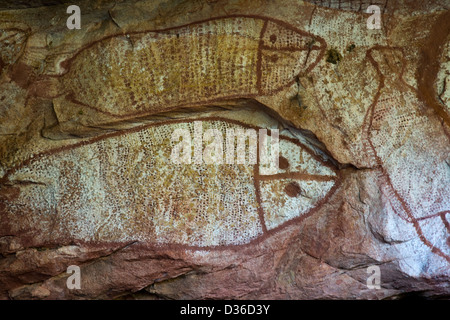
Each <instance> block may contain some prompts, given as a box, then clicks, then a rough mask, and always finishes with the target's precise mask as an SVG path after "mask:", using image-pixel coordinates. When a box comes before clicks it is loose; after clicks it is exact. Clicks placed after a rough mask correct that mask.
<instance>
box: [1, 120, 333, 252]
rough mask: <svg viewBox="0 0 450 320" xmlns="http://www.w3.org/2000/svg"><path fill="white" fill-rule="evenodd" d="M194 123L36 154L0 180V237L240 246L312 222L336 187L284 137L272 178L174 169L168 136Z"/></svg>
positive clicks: (208, 124)
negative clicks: (289, 225)
mask: <svg viewBox="0 0 450 320" xmlns="http://www.w3.org/2000/svg"><path fill="white" fill-rule="evenodd" d="M193 123H194V122H193V121H189V122H184V121H172V122H167V123H161V124H158V125H147V126H144V127H143V128H141V127H139V128H134V129H132V130H130V131H125V132H119V133H113V134H108V135H105V136H100V137H96V138H94V139H92V140H86V141H83V142H81V143H78V144H75V145H68V146H65V147H63V148H59V149H56V150H49V151H46V152H44V153H42V154H37V155H33V156H32V157H31V158H29V159H27V160H26V161H24V162H23V163H22V164H20V165H18V166H17V167H15V168H12V169H11V170H9V171H8V172H7V174H6V175H5V176H4V177H3V178H2V180H1V183H2V185H3V187H2V192H1V199H2V211H3V214H2V220H1V221H2V222H1V226H0V230H1V232H2V235H5V234H18V233H23V234H22V236H23V237H24V238H33V239H34V243H36V240H37V239H40V241H38V242H40V245H49V244H51V243H52V242H55V241H56V242H58V241H64V239H65V238H68V239H74V240H81V241H85V242H108V241H110V242H127V241H134V240H135V241H141V242H148V243H150V244H154V245H158V244H163V245H164V244H168V245H181V246H183V247H221V246H229V245H241V244H248V243H250V242H251V241H253V240H255V239H259V238H261V237H264V236H265V235H266V234H267V233H270V232H273V231H274V230H277V229H279V228H280V227H282V226H284V225H285V224H286V223H292V222H295V221H299V220H301V219H303V218H305V217H306V216H309V215H310V214H311V213H313V212H314V210H315V208H316V207H317V206H320V204H322V203H323V202H325V201H326V199H327V198H328V197H329V196H330V195H331V194H332V193H333V191H334V190H335V189H336V186H337V183H338V180H339V179H338V174H337V172H336V170H335V169H334V168H333V167H332V166H330V165H329V164H326V163H324V162H323V161H321V160H320V159H319V158H318V157H317V156H315V155H314V154H313V153H312V152H311V151H310V150H309V149H308V148H307V147H306V146H304V145H302V144H301V143H299V142H298V141H295V140H294V139H292V138H287V137H281V139H280V140H281V141H280V147H279V149H280V151H279V153H280V159H281V161H280V162H281V166H280V169H279V170H277V171H276V172H273V173H271V174H267V173H268V172H269V171H268V169H269V168H268V167H267V166H265V165H262V164H260V162H259V161H258V162H257V164H255V165H251V164H227V163H223V164H202V165H201V164H198V165H196V164H174V163H172V161H171V152H172V150H173V148H174V147H175V145H176V144H177V143H175V142H173V141H172V140H171V134H172V132H173V131H174V130H176V129H188V130H189V131H191V133H192V134H194V132H193V131H194V127H193ZM201 123H202V124H203V128H204V129H205V130H207V129H217V130H219V131H220V132H223V134H225V132H226V130H228V129H233V130H238V129H243V128H248V126H247V125H244V124H242V123H239V122H236V121H231V120H227V119H202V120H201ZM233 148H236V145H235V146H234V147H233ZM50 204H51V205H50ZM24 215H26V216H27V218H26V221H27V222H26V223H24V221H22V219H23V217H24ZM21 221H22V222H21ZM19 226H20V227H19ZM17 227H19V228H17ZM0 236H1V235H0Z"/></svg>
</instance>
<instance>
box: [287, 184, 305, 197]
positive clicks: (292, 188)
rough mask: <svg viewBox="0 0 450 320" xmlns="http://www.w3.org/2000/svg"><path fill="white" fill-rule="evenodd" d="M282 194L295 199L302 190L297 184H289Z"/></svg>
mask: <svg viewBox="0 0 450 320" xmlns="http://www.w3.org/2000/svg"><path fill="white" fill-rule="evenodd" d="M284 192H286V194H287V195H288V196H289V197H291V198H296V197H298V196H299V195H300V194H301V193H302V188H300V185H299V184H298V183H297V182H291V183H289V184H288V185H286V187H285V188H284Z"/></svg>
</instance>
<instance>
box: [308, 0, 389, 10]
mask: <svg viewBox="0 0 450 320" xmlns="http://www.w3.org/2000/svg"><path fill="white" fill-rule="evenodd" d="M306 2H310V3H312V4H314V5H317V6H321V7H326V8H330V9H338V10H345V11H356V12H366V10H367V8H368V7H369V6H370V5H377V6H379V7H380V9H381V12H384V11H385V10H386V6H387V3H388V0H346V1H344V0H306Z"/></svg>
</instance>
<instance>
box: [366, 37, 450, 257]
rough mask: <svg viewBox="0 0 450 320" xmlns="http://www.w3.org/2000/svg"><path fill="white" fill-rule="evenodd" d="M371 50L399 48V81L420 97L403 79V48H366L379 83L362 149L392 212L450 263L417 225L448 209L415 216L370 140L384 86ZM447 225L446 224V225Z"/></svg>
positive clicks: (404, 65)
mask: <svg viewBox="0 0 450 320" xmlns="http://www.w3.org/2000/svg"><path fill="white" fill-rule="evenodd" d="M373 50H399V51H400V52H401V53H402V70H401V72H400V74H399V79H400V81H401V82H402V83H403V84H404V85H406V86H407V87H408V88H410V89H411V90H413V91H414V92H415V93H416V95H417V96H418V97H420V95H418V90H417V89H416V88H414V87H412V86H410V85H409V84H408V83H406V81H405V80H404V79H403V74H404V71H405V68H406V63H407V62H406V59H405V53H404V50H403V48H401V47H390V46H381V45H377V46H374V47H372V48H370V49H369V50H367V53H366V58H367V59H368V60H369V62H370V63H371V64H372V65H373V67H374V68H375V70H376V72H377V75H378V77H379V79H380V83H379V85H378V89H377V93H376V95H375V97H374V100H373V102H372V104H371V105H370V107H369V109H368V111H367V113H366V116H365V117H364V121H363V135H364V136H365V141H366V143H364V149H366V153H367V154H368V155H369V157H372V159H374V160H375V164H376V166H377V167H378V169H379V170H380V176H381V178H382V180H384V181H382V182H381V183H382V186H383V187H385V188H386V189H387V193H388V195H386V196H387V198H388V199H389V202H391V207H392V210H394V212H395V213H396V214H397V215H398V216H399V217H400V218H401V219H403V220H405V221H407V222H409V223H412V224H413V226H414V229H415V230H416V233H417V235H418V236H419V238H420V240H421V241H422V242H423V243H424V244H425V245H426V246H427V247H429V248H430V249H431V252H433V253H435V254H437V255H439V256H440V257H442V258H444V259H445V260H447V262H449V263H450V256H448V255H446V254H445V253H444V252H442V251H441V250H440V249H439V248H436V247H434V246H433V244H432V243H431V242H430V241H428V240H427V239H426V238H425V236H424V235H423V232H422V229H421V228H420V225H419V221H420V220H425V219H428V218H432V217H434V216H436V215H443V216H441V217H443V218H442V219H443V220H445V213H448V211H443V212H439V213H437V214H433V215H429V216H426V217H422V218H415V217H414V215H413V212H412V210H411V208H410V207H409V205H408V204H407V203H406V201H405V200H404V199H403V198H402V197H401V196H400V195H399V193H398V191H397V190H396V189H395V188H394V185H393V184H392V181H391V178H390V176H389V174H388V172H387V171H386V169H385V168H384V166H383V162H382V161H381V159H380V157H379V156H378V154H377V152H376V150H375V147H374V146H373V143H372V140H371V138H370V137H371V128H372V122H373V117H374V114H375V108H376V105H377V103H378V100H379V98H380V96H381V90H382V89H383V88H384V86H385V76H384V75H383V73H382V72H381V71H380V69H379V66H378V63H377V62H376V61H375V59H374V57H373V56H372V51H373ZM393 198H395V199H396V200H397V201H398V202H399V204H400V205H401V207H402V208H403V211H404V213H405V214H406V216H405V215H403V214H401V213H400V212H398V211H397V210H396V209H395V206H394V205H393V203H392V200H393ZM446 227H447V225H446Z"/></svg>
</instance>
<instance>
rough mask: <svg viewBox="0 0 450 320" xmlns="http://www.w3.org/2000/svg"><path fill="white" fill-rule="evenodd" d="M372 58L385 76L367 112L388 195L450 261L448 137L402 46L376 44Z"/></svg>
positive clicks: (372, 145)
mask: <svg viewBox="0 0 450 320" xmlns="http://www.w3.org/2000/svg"><path fill="white" fill-rule="evenodd" d="M367 57H368V60H369V62H370V63H372V65H373V66H374V67H375V69H376V70H377V73H378V76H379V78H380V86H379V90H378V93H377V95H376V97H375V99H374V102H373V104H372V106H371V108H370V109H369V113H368V117H367V119H368V120H369V121H367V128H368V131H367V139H368V146H367V147H368V148H367V149H368V150H367V151H368V153H369V154H370V155H371V156H372V159H373V160H374V165H376V166H380V167H381V168H382V169H381V177H382V181H383V191H384V194H385V195H386V196H387V198H388V203H389V204H390V206H391V207H392V209H393V211H394V212H395V213H397V214H398V215H399V216H400V217H401V218H403V219H404V220H405V221H408V222H410V223H412V224H413V226H414V228H415V230H416V232H417V234H418V236H419V237H420V239H421V240H422V242H423V243H424V244H425V245H426V246H428V247H429V248H430V249H431V251H432V252H434V253H435V254H437V255H439V256H441V257H443V258H444V259H446V260H447V261H449V262H450V220H449V219H450V189H449V188H448V186H449V185H450V165H449V164H450V156H449V155H450V144H449V142H448V138H447V137H446V136H445V134H444V133H443V132H442V131H441V125H440V123H439V122H438V121H436V120H435V119H433V118H431V119H430V118H428V117H427V116H426V115H424V114H423V112H422V111H421V109H423V108H424V105H423V102H422V101H420V100H419V98H418V95H417V89H415V88H413V87H411V86H410V85H409V84H408V83H407V82H406V81H405V80H404V79H403V74H404V70H405V68H406V60H405V58H404V53H403V51H402V49H401V48H392V47H384V46H376V47H374V48H372V49H370V50H369V51H368V54H367ZM432 121H435V123H433V122H432ZM424 154H425V155H426V158H424Z"/></svg>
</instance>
